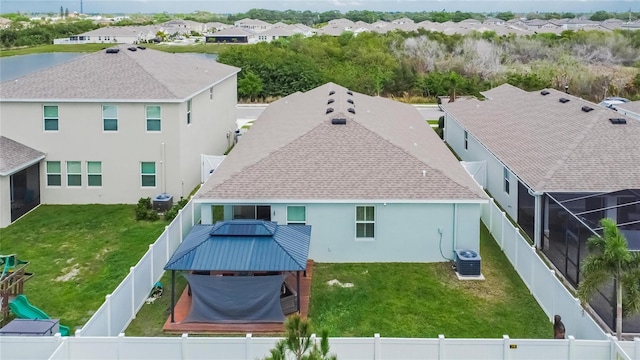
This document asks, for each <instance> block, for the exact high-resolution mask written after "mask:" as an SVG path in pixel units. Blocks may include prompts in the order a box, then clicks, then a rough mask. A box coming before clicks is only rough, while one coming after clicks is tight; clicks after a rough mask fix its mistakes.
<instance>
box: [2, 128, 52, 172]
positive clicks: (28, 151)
mask: <svg viewBox="0 0 640 360" xmlns="http://www.w3.org/2000/svg"><path fill="white" fill-rule="evenodd" d="M44 156H45V154H44V153H43V152H40V151H38V150H35V149H32V148H30V147H28V146H26V145H23V144H21V143H19V142H17V141H14V140H11V139H9V138H7V137H4V136H0V176H9V175H12V174H14V173H16V172H18V171H20V170H22V169H24V168H25V167H27V166H29V165H31V164H34V163H35V162H37V161H39V160H42V159H44Z"/></svg>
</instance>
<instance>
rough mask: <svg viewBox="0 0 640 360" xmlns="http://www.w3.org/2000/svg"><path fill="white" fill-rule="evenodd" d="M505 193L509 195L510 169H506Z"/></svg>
mask: <svg viewBox="0 0 640 360" xmlns="http://www.w3.org/2000/svg"><path fill="white" fill-rule="evenodd" d="M504 192H506V193H507V194H508V193H509V169H507V168H506V167H505V168H504Z"/></svg>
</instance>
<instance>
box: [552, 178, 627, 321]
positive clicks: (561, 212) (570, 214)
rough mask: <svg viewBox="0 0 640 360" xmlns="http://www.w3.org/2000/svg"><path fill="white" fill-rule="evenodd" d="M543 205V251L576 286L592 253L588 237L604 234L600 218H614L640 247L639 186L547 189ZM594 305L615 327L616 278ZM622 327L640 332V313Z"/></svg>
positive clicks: (597, 296)
mask: <svg viewBox="0 0 640 360" xmlns="http://www.w3.org/2000/svg"><path fill="white" fill-rule="evenodd" d="M543 206H544V208H545V209H544V211H543V214H544V217H543V221H542V224H543V229H544V236H543V240H542V245H543V246H542V251H543V252H544V254H545V255H546V256H547V257H548V258H549V260H550V261H551V262H552V263H553V265H554V266H555V267H556V268H557V269H558V270H559V271H560V272H561V273H562V275H563V276H564V277H565V278H566V279H567V281H568V282H569V283H571V285H573V286H574V287H578V286H579V284H580V264H581V263H582V261H583V260H584V259H585V258H586V257H587V256H588V255H589V253H588V250H587V239H588V238H589V237H590V236H592V235H601V234H602V228H601V227H600V225H599V222H600V220H601V219H603V218H610V219H613V220H614V221H615V222H616V223H617V224H618V229H620V231H621V232H622V234H623V235H624V236H625V238H626V239H627V243H628V246H629V249H630V250H633V251H640V189H627V190H621V191H615V192H601V193H548V194H545V200H544V205H543ZM591 306H592V307H593V308H594V310H595V311H596V312H597V314H598V315H599V316H600V318H601V319H602V320H603V321H604V322H605V323H606V324H607V325H608V326H609V327H610V328H611V329H612V330H615V294H614V287H613V282H612V283H611V284H610V285H609V286H606V287H605V288H603V289H601V290H600V292H599V294H597V295H596V297H595V298H594V300H593V301H592V302H591ZM623 330H624V332H628V333H638V332H640V317H633V318H628V319H625V321H624V322H623Z"/></svg>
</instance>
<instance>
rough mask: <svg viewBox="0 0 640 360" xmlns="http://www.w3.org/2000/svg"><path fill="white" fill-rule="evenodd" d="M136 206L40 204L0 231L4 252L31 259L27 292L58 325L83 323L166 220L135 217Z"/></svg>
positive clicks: (34, 302) (33, 302)
mask: <svg viewBox="0 0 640 360" xmlns="http://www.w3.org/2000/svg"><path fill="white" fill-rule="evenodd" d="M134 208H135V207H134V206H133V205H42V206H40V207H38V208H37V209H35V210H34V211H32V212H31V213H29V214H28V215H26V216H25V217H24V218H22V219H20V220H19V221H18V222H16V223H14V224H12V225H11V226H9V227H7V228H6V229H0V254H16V255H17V257H18V258H19V259H20V260H26V261H29V262H30V264H29V267H28V270H29V271H30V272H33V273H34V274H35V276H34V277H33V278H31V279H30V280H29V281H27V282H26V283H25V289H24V294H25V295H26V296H27V297H28V298H29V302H31V304H33V305H35V306H37V307H39V308H40V309H42V310H43V311H44V312H46V313H47V314H48V315H49V316H51V317H52V318H59V319H60V323H61V324H64V325H67V326H69V327H71V329H72V332H73V331H74V330H75V328H76V327H81V326H82V325H84V323H85V322H86V321H87V320H89V318H90V317H91V315H92V314H93V313H94V312H95V311H96V310H97V309H98V307H100V305H102V303H103V302H104V299H105V295H107V294H109V293H111V292H112V291H113V290H114V289H115V288H116V286H118V284H119V283H120V282H121V281H122V280H123V279H124V277H125V276H126V275H127V274H128V273H129V268H130V267H131V266H134V265H135V264H136V263H137V262H138V260H139V259H140V258H141V257H142V255H144V253H145V252H146V251H147V250H148V249H149V244H151V243H153V242H154V241H155V240H156V239H157V237H158V236H159V235H160V234H161V233H162V231H163V230H164V227H165V225H167V222H165V221H156V222H146V221H140V222H138V221H136V220H135V215H134Z"/></svg>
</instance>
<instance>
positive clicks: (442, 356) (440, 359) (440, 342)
mask: <svg viewBox="0 0 640 360" xmlns="http://www.w3.org/2000/svg"><path fill="white" fill-rule="evenodd" d="M444 359H446V357H445V354H444V335H442V334H440V335H438V360H444Z"/></svg>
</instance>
